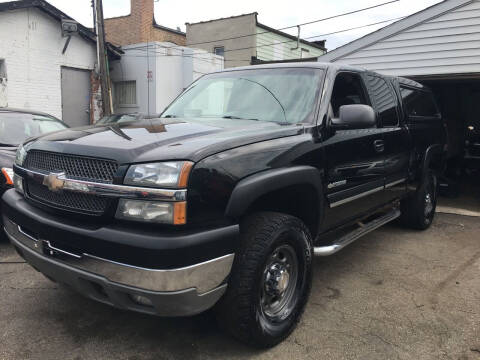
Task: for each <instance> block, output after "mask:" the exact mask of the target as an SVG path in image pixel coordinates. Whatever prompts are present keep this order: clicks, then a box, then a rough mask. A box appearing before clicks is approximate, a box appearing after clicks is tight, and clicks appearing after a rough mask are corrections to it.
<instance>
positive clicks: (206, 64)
mask: <svg viewBox="0 0 480 360" xmlns="http://www.w3.org/2000/svg"><path fill="white" fill-rule="evenodd" d="M147 46H148V47H147ZM147 49H149V50H148V51H147ZM123 51H124V52H125V54H124V55H123V56H122V59H121V60H120V61H115V62H114V63H113V64H112V68H113V70H112V74H111V77H112V81H113V82H117V81H132V80H135V81H136V83H137V106H135V107H118V106H115V112H117V113H124V112H140V113H150V114H158V113H161V112H162V111H163V110H164V109H165V107H166V106H168V105H169V104H170V103H171V102H172V100H174V99H175V98H176V97H177V96H178V95H179V94H180V93H181V92H182V91H183V90H184V89H185V88H187V87H188V86H189V85H190V84H191V83H192V82H193V81H194V80H196V79H197V78H199V77H200V76H203V75H204V74H206V73H210V72H213V71H218V70H222V69H223V58H222V57H221V56H216V55H213V54H209V53H207V52H206V51H204V50H200V49H191V48H187V47H179V46H177V45H175V44H172V43H166V42H155V43H150V44H146V43H142V44H133V45H129V46H125V47H123ZM149 71H150V72H151V79H150V80H148V79H147V74H148V72H149ZM148 94H150V108H149V107H148V105H149V104H148V98H149V97H148ZM115 105H116V104H115Z"/></svg>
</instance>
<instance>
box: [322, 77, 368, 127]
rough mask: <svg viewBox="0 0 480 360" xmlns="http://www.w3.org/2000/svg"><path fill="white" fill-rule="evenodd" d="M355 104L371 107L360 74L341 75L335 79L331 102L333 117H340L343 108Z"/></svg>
mask: <svg viewBox="0 0 480 360" xmlns="http://www.w3.org/2000/svg"><path fill="white" fill-rule="evenodd" d="M353 104H363V105H370V104H369V103H368V100H367V96H366V94H365V90H364V86H363V80H362V78H361V77H360V75H359V74H355V73H339V74H338V75H337V77H336V79H335V83H334V85H333V92H332V98H331V100H330V105H331V110H332V112H333V117H334V118H338V117H339V116H340V107H341V106H343V105H353Z"/></svg>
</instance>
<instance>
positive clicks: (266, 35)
mask: <svg viewBox="0 0 480 360" xmlns="http://www.w3.org/2000/svg"><path fill="white" fill-rule="evenodd" d="M256 43H257V49H256V50H257V51H256V52H257V54H256V58H257V59H258V60H260V61H282V60H295V59H306V58H314V57H318V56H321V55H323V54H325V51H326V50H325V49H324V48H323V45H319V44H316V43H312V42H308V41H305V40H301V41H300V42H299V44H298V46H297V39H296V38H295V37H294V36H289V34H286V33H284V32H281V31H278V30H275V29H273V28H271V27H269V26H266V25H264V24H261V23H258V22H257V36H256ZM319 43H321V44H324V41H321V42H319Z"/></svg>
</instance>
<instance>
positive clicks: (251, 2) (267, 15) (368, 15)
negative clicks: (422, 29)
mask: <svg viewBox="0 0 480 360" xmlns="http://www.w3.org/2000/svg"><path fill="white" fill-rule="evenodd" d="M48 1H49V2H50V3H51V4H52V5H54V6H56V7H57V8H59V9H60V10H62V11H63V12H65V13H66V14H68V15H69V16H71V17H73V18H74V19H75V20H77V21H79V22H80V23H82V24H84V25H86V26H89V27H91V26H92V9H91V6H90V4H91V0H48ZM386 1H387V0H356V1H351V0H350V1H349V0H296V1H285V0H262V1H260V0H242V1H226V0H158V1H157V2H156V3H155V18H156V21H157V23H159V24H161V25H164V26H168V27H171V28H177V27H180V28H181V29H182V31H185V23H186V22H197V21H204V20H210V19H215V18H219V17H228V16H232V15H239V14H245V13H250V12H254V11H256V12H258V14H259V15H258V20H259V21H260V22H261V23H264V24H265V25H268V26H271V27H274V28H282V27H286V26H291V25H296V24H298V23H304V22H308V21H312V20H316V19H320V18H324V17H328V16H331V15H335V14H339V13H343V12H348V11H352V10H356V9H360V8H363V7H368V6H372V5H376V4H380V3H383V2H386ZM0 2H6V1H5V0H0ZM438 2H440V0H400V1H398V2H396V3H393V4H389V5H386V6H383V7H379V8H376V9H373V10H369V11H365V12H361V13H357V14H353V15H349V16H345V17H341V18H337V19H333V20H329V21H324V22H319V23H316V24H312V25H307V26H304V27H302V37H307V36H315V35H321V34H326V33H330V32H334V31H339V30H344V29H347V28H352V27H356V26H363V25H366V24H370V23H375V22H379V21H383V20H389V19H393V18H398V17H401V16H406V15H410V14H413V13H415V12H417V11H419V10H422V9H424V8H426V7H428V6H431V5H434V4H436V3H438ZM103 3H104V4H103V6H104V13H105V17H113V16H119V15H127V14H129V12H130V0H104V1H103ZM385 25H388V23H385V24H381V25H376V26H371V27H367V28H363V29H359V30H352V31H348V32H344V33H340V34H335V35H329V36H320V37H319V38H318V39H319V40H320V39H326V40H327V44H326V46H327V48H328V49H329V50H332V49H334V48H336V47H338V46H340V45H343V44H345V43H347V42H350V41H352V40H354V39H356V38H359V37H361V36H363V35H365V34H368V33H369V32H371V31H374V30H377V29H379V28H381V27H383V26H385ZM287 32H290V33H292V34H296V29H292V30H288V31H287ZM313 40H317V39H313Z"/></svg>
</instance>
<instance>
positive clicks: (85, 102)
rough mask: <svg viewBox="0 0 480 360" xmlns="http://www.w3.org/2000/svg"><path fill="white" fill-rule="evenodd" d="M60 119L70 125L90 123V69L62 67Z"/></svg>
mask: <svg viewBox="0 0 480 360" xmlns="http://www.w3.org/2000/svg"><path fill="white" fill-rule="evenodd" d="M62 119H63V121H65V122H66V123H67V124H68V125H70V126H72V127H76V126H85V125H89V124H90V71H88V70H81V69H74V68H68V67H62Z"/></svg>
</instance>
